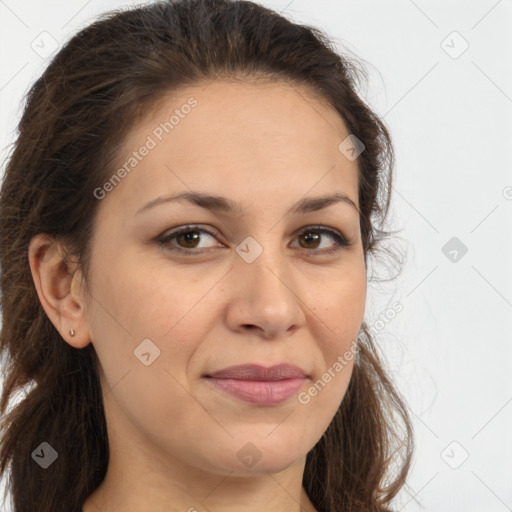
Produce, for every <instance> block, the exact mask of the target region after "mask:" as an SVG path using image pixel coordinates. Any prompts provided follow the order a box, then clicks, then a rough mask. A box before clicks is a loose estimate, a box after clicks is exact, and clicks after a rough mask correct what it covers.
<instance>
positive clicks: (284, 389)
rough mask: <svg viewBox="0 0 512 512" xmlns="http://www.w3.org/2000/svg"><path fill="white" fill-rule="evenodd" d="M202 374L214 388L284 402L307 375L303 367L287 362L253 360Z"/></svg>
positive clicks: (256, 401) (263, 400)
mask: <svg viewBox="0 0 512 512" xmlns="http://www.w3.org/2000/svg"><path fill="white" fill-rule="evenodd" d="M204 377H205V379H206V380H207V381H208V382H209V383H211V384H212V385H213V386H215V388H217V389H219V390H221V391H223V392H225V393H227V394H229V395H231V396H235V397H237V398H239V399H241V400H244V401H245V402H249V403H252V404H257V405H275V404H279V403H281V402H284V401H285V400H287V399H288V398H290V397H291V396H293V395H294V394H295V393H296V392H297V391H298V390H299V389H300V388H301V387H302V386H303V384H304V383H305V382H306V380H307V379H308V376H307V375H306V372H305V371H304V370H302V369H301V368H299V367H298V366H294V365H290V364H286V363H285V364H279V365H275V366H271V367H265V366H261V365H256V364H248V365H238V366H231V367H229V368H225V369H223V370H220V371H217V372H214V373H211V374H208V375H205V376H204Z"/></svg>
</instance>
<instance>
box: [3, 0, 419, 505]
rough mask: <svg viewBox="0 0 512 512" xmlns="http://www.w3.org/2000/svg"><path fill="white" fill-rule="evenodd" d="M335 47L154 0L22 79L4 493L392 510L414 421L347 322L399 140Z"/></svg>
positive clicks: (11, 244)
mask: <svg viewBox="0 0 512 512" xmlns="http://www.w3.org/2000/svg"><path fill="white" fill-rule="evenodd" d="M354 62H355V61H354ZM354 62H351V61H349V60H347V59H346V58H345V57H341V56H340V55H338V54H336V53H335V52H334V51H333V49H332V47H331V45H330V43H329V41H328V39H327V38H326V37H325V36H324V35H323V34H322V33H321V32H320V31H318V30H316V29H314V28H310V27H304V26H300V25H297V24H294V23H292V22H290V21H288V20H287V19H285V18H283V17H281V16H279V15H278V14H276V13H275V12H273V11H271V10H269V9H266V8H264V7H262V6H259V5H257V4H255V3H252V2H243V1H242V2H240V1H228V0H183V1H174V2H170V1H163V2H159V3H154V4H150V5H146V6H144V7H139V8H135V9H131V10H127V11H124V12H114V13H110V14H106V15H104V16H103V17H102V18H101V19H100V20H98V21H96V22H95V23H93V24H92V25H90V26H89V27H87V28H85V29H84V30H82V31H81V32H80V33H78V34H77V35H76V36H74V37H73V38H72V39H71V40H70V41H69V42H68V43H67V44H66V45H65V46H64V47H63V48H62V50H61V51H60V52H59V53H58V55H57V56H56V57H55V58H54V60H53V61H52V62H51V64H50V65H49V67H48V68H47V69H46V71H45V72H44V73H43V75H42V76H41V78H40V79H39V80H37V81H36V83H35V84H34V85H33V87H32V88H31V90H30V91H29V94H28V98H27V104H26V107H25V110H24V113H23V116H22V119H21V122H20V124H19V137H18V140H17V142H16V145H15V148H14V151H13V153H12V155H11V156H10V159H9V162H8V165H7V167H6V172H5V177H4V181H3V184H2V190H1V195H0V222H1V224H0V229H1V233H2V237H1V246H0V249H1V260H0V264H1V271H2V275H1V291H2V311H3V325H2V332H1V349H2V353H4V354H5V356H6V361H7V364H8V366H7V368H6V373H5V375H6V377H5V386H4V392H3V396H2V401H1V404H0V407H1V410H2V414H3V415H4V416H3V423H2V426H3V430H2V450H1V458H0V470H1V471H2V473H3V472H5V471H6V470H7V468H8V467H9V468H10V481H9V484H8V490H9V491H10V492H11V493H12V497H13V506H14V511H15V512H25V511H27V512H28V511H31V512H32V511H34V510H38V511H39V512H50V511H52V512H55V511H63V512H64V511H65V512H69V511H83V512H92V511H97V510H101V511H103V512H109V511H114V510H123V511H127V512H130V511H133V512H135V511H142V510H144V511H160V510H162V511H163V510H165V511H169V510H173V511H174V510H176V511H178V510H180V511H182V510H183V511H184V510H188V511H203V510H209V511H225V510H238V511H255V510H257V511H262V510H269V511H270V510H271V511H274V512H280V511H285V510H286V511H297V512H298V511H299V510H301V511H308V512H310V511H329V512H339V511H345V510H346V511H348V510H350V511H387V510H391V509H390V506H391V503H392V500H393V498H394V497H395V496H396V494H397V493H398V491H399V490H400V488H401V487H402V485H403V484H404V482H405V479H406V476H407V472H408V469H409V465H410V461H411V451H412V432H411V426H410V422H409V417H408V414H407V410H406V408H405V405H404V403H403V402H402V400H401V398H400V397H399V395H398V394H397V392H396V391H395V390H394V388H393V385H392V383H391V382H390V381H389V379H388V377H387V375H386V373H385V370H384V369H383V367H382V364H381V362H380V360H379V357H378V355H377V352H376V348H375V345H374V343H373V340H372V337H371V335H370V332H369V329H368V327H367V325H366V323H365V322H364V321H363V315H364V309H365V300H366V283H367V264H368V258H369V257H370V256H372V255H374V254H375V253H376V251H377V248H378V245H379V242H380V240H381V239H383V238H384V235H385V234H386V232H384V231H381V230H380V229H379V223H382V221H383V220H384V219H385V217H386V214H387V210H388V206H389V201H390V196H389V194H390V190H391V187H390V184H391V170H392V166H393V151H392V146H391V140H390V136H389V134H388V131H387V129H386V127H385V125H384V124H383V123H382V121H381V120H380V119H379V118H378V116H376V115H375V114H374V113H373V112H372V111H371V110H370V109H369V108H368V107H367V106H366V105H365V103H364V102H363V101H362V100H361V99H360V98H359V97H358V95H357V93H356V80H357V78H358V68H357V67H356V65H355V63H354ZM27 384H33V386H32V387H31V388H30V389H29V390H28V391H27V394H26V396H25V397H24V398H23V400H21V401H20V402H19V404H17V405H16V406H15V407H13V408H12V409H11V410H9V411H8V410H7V405H8V401H9V399H10V397H11V396H13V393H14V392H15V391H16V390H18V389H23V387H24V386H26V385H27Z"/></svg>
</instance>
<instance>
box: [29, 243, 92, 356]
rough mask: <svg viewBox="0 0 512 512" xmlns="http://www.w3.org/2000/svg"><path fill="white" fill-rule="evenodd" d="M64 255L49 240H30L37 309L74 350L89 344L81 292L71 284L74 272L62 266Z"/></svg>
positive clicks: (59, 248)
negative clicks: (45, 315)
mask: <svg viewBox="0 0 512 512" xmlns="http://www.w3.org/2000/svg"><path fill="white" fill-rule="evenodd" d="M64 254H65V253H64V251H63V248H62V246H61V244H60V243H59V242H57V241H56V240H55V239H54V238H53V237H51V236H49V235H47V234H44V233H40V234H38V235H36V236H34V237H33V238H32V240H31V241H30V244H29V249H28V258H29V263H30V270H31V272H32V279H33V281H34V285H35V288H36V291H37V294H38V296H39V301H40V303H41V306H42V307H43V309H44V310H45V312H46V314H47V316H48V318H49V319H50V321H51V322H52V323H53V325H54V326H55V328H56V329H57V330H58V331H59V333H60V335H61V336H62V338H63V339H64V340H65V341H66V342H67V343H69V344H70V345H71V346H73V347H75V348H84V347H86V346H87V345H88V344H89V343H90V335H89V331H88V328H87V325H86V322H85V301H84V299H83V293H82V288H81V286H80V285H78V286H77V285H76V283H73V281H76V279H74V273H75V272H74V270H72V269H71V268H70V266H69V265H68V264H66V261H65V258H64Z"/></svg>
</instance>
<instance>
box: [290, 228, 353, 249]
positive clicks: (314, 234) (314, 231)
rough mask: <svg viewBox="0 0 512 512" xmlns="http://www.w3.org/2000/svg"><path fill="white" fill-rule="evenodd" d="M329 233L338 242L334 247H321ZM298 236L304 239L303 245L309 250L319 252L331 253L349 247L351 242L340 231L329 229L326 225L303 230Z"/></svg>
mask: <svg viewBox="0 0 512 512" xmlns="http://www.w3.org/2000/svg"><path fill="white" fill-rule="evenodd" d="M326 235H328V236H329V237H330V238H331V240H334V241H335V242H336V244H335V245H334V247H332V244H331V248H327V249H323V250H322V249H319V247H320V246H321V243H322V242H323V239H324V238H325V236H326ZM298 238H299V239H300V240H302V241H303V243H302V244H301V247H302V248H303V249H306V250H307V251H311V252H317V253H318V254H330V253H333V252H335V251H338V250H340V249H342V248H343V247H347V246H348V245H350V244H349V242H348V240H347V239H346V238H345V237H344V236H343V235H341V234H340V233H338V232H336V231H333V230H332V229H327V228H324V227H311V228H308V229H306V230H304V231H302V232H301V233H300V234H299V236H298Z"/></svg>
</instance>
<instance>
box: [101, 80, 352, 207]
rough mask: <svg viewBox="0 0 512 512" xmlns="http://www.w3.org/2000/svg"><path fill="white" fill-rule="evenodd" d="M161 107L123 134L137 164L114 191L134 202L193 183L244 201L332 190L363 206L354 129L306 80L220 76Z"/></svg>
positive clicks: (123, 158) (126, 155) (126, 151)
mask: <svg viewBox="0 0 512 512" xmlns="http://www.w3.org/2000/svg"><path fill="white" fill-rule="evenodd" d="M155 105H156V106H154V108H153V109H152V110H151V112H148V113H147V114H146V115H145V117H144V118H143V119H142V120H141V121H140V122H139V123H137V124H136V125H135V126H134V127H133V128H132V129H131V130H130V132H129V134H128V136H127V137H126V139H125V142H124V146H123V151H122V152H121V155H120V159H119V162H118V165H119V166H121V165H123V164H126V162H127V161H128V160H129V159H130V158H131V160H132V162H131V163H132V164H133V163H135V165H133V166H132V167H131V168H130V166H127V167H126V168H127V169H128V172H127V173H125V174H126V175H127V177H126V178H125V179H123V180H122V183H120V184H119V185H117V186H116V190H115V191H114V192H113V193H111V195H112V196H121V195H122V196H123V198H124V200H125V201H128V202H133V203H134V204H133V208H135V209H136V208H138V207H139V206H140V203H142V202H143V201H145V200H151V199H152V198H154V195H155V194H159V193H161V192H163V191H165V192H173V191H176V190H178V191H183V190H187V189H194V190H202V191H207V192H211V193H219V195H224V196H226V195H228V196H229V195H231V196H233V197H235V196H236V200H237V201H243V200H244V197H245V198H246V199H251V198H252V199H254V198H255V197H257V196H258V195H259V196H261V197H269V196H268V193H269V192H270V190H272V193H273V194H276V195H275V199H276V200H279V197H280V198H281V199H282V196H283V194H284V193H286V195H287V196H290V197H291V198H292V199H294V200H298V199H299V198H300V197H302V196H303V195H305V194H306V193H307V192H308V190H311V191H312V193H316V192H318V194H320V193H325V192H332V191H333V188H334V187H335V188H336V190H339V191H342V192H344V193H346V194H347V195H349V196H351V197H352V199H353V200H354V202H355V203H356V204H357V195H358V194H357V160H356V161H350V160H348V159H347V158H346V157H345V156H344V155H343V154H342V153H341V152H340V150H339V145H340V143H341V142H342V141H343V140H344V139H345V138H346V137H347V136H348V135H349V132H348V131H347V128H346V126H345V124H344V122H343V120H342V118H341V116H340V115H339V114H338V113H337V112H336V111H335V110H334V109H333V108H332V107H331V106H330V105H328V104H327V102H326V101H325V100H322V99H320V98H318V97H317V96H316V95H315V94H314V93H313V91H312V90H310V89H309V88H308V87H306V86H303V85H297V84H293V85H292V84H289V83H287V82H273V83H268V82H267V83H255V82H239V81H233V80H216V81H212V82H209V83H205V84H201V85H196V86H192V87H186V88H181V89H178V90H176V91H173V92H171V93H168V94H167V95H165V96H163V97H162V98H160V100H159V101H158V103H157V104H155ZM144 148H145V149H144ZM134 153H137V154H138V156H137V157H134V156H133V155H134ZM141 153H144V155H143V156H142V155H141ZM134 159H135V160H137V161H136V162H133V160H134ZM313 189H315V190H313ZM242 191H245V193H242ZM221 192H222V193H221Z"/></svg>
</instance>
